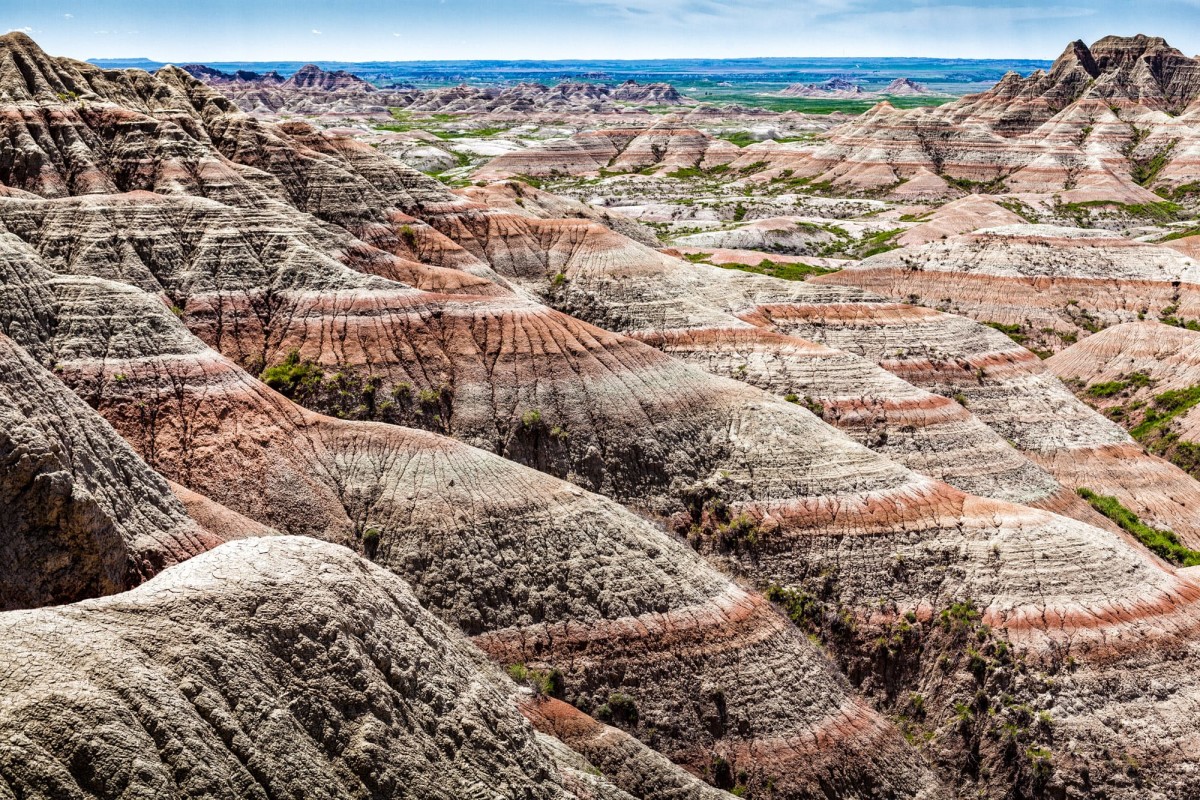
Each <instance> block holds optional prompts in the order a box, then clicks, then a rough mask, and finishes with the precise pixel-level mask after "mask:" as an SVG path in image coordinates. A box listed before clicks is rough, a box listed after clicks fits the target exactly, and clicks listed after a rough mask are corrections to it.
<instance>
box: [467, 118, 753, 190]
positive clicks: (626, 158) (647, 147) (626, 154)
mask: <svg viewBox="0 0 1200 800" xmlns="http://www.w3.org/2000/svg"><path fill="white" fill-rule="evenodd" d="M740 154H741V151H740V150H739V148H738V147H737V146H736V145H733V144H731V143H730V142H726V141H723V140H720V139H714V138H713V137H711V136H709V135H708V134H706V133H704V132H703V131H699V130H696V129H695V128H691V127H688V126H687V125H686V124H683V123H680V122H678V121H676V120H672V119H668V120H665V121H664V122H662V123H659V124H658V125H655V126H654V127H651V128H641V129H629V130H621V129H608V130H601V131H586V132H584V133H580V134H576V135H575V136H572V137H571V138H570V139H565V140H561V141H556V142H551V143H548V144H546V145H544V146H541V147H531V148H529V149H527V150H522V151H519V152H515V153H510V154H507V155H503V156H500V157H499V158H496V159H493V160H492V161H490V162H489V163H488V164H487V165H486V166H484V167H483V168H482V169H481V170H479V172H478V174H477V177H479V178H481V179H484V180H496V179H500V178H507V177H510V176H512V175H533V176H536V175H597V174H599V173H600V172H601V171H602V170H603V171H606V172H639V171H642V172H647V173H650V172H652V173H669V172H672V171H674V170H679V169H685V168H694V167H696V166H697V165H702V166H704V167H715V166H719V165H722V164H727V163H729V162H730V161H733V160H734V159H735V158H737V157H738V156H739V155H740Z"/></svg>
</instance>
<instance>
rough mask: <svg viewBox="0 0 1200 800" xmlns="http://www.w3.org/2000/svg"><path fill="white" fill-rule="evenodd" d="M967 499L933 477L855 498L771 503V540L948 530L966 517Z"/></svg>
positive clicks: (916, 478) (819, 497)
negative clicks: (775, 530)
mask: <svg viewBox="0 0 1200 800" xmlns="http://www.w3.org/2000/svg"><path fill="white" fill-rule="evenodd" d="M966 499H967V495H965V494H963V493H962V492H961V491H959V490H958V489H955V488H953V487H951V486H948V485H946V484H944V483H940V482H939V481H935V480H933V479H931V478H924V477H921V476H914V479H913V480H912V481H910V482H908V483H904V484H901V485H900V486H894V487H889V488H887V489H880V490H877V491H867V492H862V493H859V494H854V495H836V496H823V497H822V496H817V497H805V498H797V499H792V500H785V501H782V502H779V503H772V504H771V506H770V509H769V516H770V517H771V518H772V519H773V520H774V521H775V522H776V523H778V524H779V526H780V528H779V531H778V533H776V534H772V538H774V537H775V536H784V537H787V536H846V535H852V536H878V535H887V534H896V533H901V532H904V531H914V530H916V531H920V530H930V529H935V528H943V527H946V526H950V527H954V524H953V521H956V520H958V519H960V518H961V517H962V515H963V513H964V503H965V501H966Z"/></svg>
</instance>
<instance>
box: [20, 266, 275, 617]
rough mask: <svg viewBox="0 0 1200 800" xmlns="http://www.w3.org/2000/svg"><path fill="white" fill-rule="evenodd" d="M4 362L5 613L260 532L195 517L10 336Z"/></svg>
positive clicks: (90, 591)
mask: <svg viewBox="0 0 1200 800" xmlns="http://www.w3.org/2000/svg"><path fill="white" fill-rule="evenodd" d="M11 279H12V276H10V275H5V276H4V283H5V285H6V286H8V287H10V288H11V287H12V284H11V283H10V281H11ZM0 364H2V365H3V368H2V369H0V508H2V509H3V511H0V610H8V609H13V608H29V607H36V606H43V605H52V604H57V603H68V602H72V601H75V600H81V599H84V598H88V597H98V596H101V595H106V594H113V593H115V592H120V591H123V590H125V589H129V588H131V587H133V586H136V585H137V584H139V583H141V582H142V581H145V580H147V579H148V578H150V577H151V576H153V575H155V574H157V573H158V572H160V571H161V570H162V569H163V568H164V567H167V566H170V565H171V564H175V563H178V562H181V561H184V560H186V559H188V558H190V557H192V556H194V555H197V554H199V553H202V552H204V551H206V550H208V549H210V548H212V547H214V546H216V545H218V544H220V543H221V542H222V541H225V539H227V538H236V537H239V536H246V535H253V534H256V533H259V534H261V533H263V532H265V530H264V528H263V526H261V525H255V524H247V525H246V526H245V527H244V528H240V526H238V527H234V526H227V525H214V526H213V527H214V529H209V528H206V527H205V526H204V525H203V524H201V523H198V522H197V521H196V520H194V519H192V518H191V517H190V516H189V515H188V512H187V510H185V508H184V505H183V504H182V503H181V502H180V500H179V499H177V498H176V497H175V496H174V495H173V494H172V491H171V487H170V486H168V484H167V481H166V480H164V479H163V478H162V477H161V476H160V475H158V474H157V473H155V472H154V471H153V470H151V469H150V468H149V467H147V466H146V464H145V462H143V461H142V460H141V459H140V458H138V456H137V455H136V454H135V453H134V451H133V449H132V448H130V447H129V445H128V444H126V442H125V441H124V440H123V439H121V438H120V436H118V435H117V434H116V432H115V431H113V429H112V428H111V427H110V426H109V424H108V423H107V422H105V421H104V420H103V419H102V418H101V417H100V415H98V414H96V412H95V411H93V410H92V409H90V408H88V407H87V406H86V405H85V404H84V403H83V401H81V400H80V399H79V398H78V397H76V396H75V395H74V394H73V393H71V392H70V390H68V389H67V388H66V387H65V386H63V385H62V383H61V382H60V381H59V380H58V379H57V378H55V377H54V376H53V375H51V374H50V373H49V372H47V371H46V370H44V369H43V368H42V367H40V366H39V365H38V364H37V363H35V362H34V361H33V359H31V358H30V357H29V356H28V355H27V354H26V353H25V351H24V350H23V349H22V348H20V347H18V346H17V345H15V344H14V343H13V341H12V340H11V339H9V338H8V337H7V336H4V335H3V334H0ZM210 513H212V514H219V513H220V512H219V510H218V509H217V508H215V507H213V508H211V509H210ZM214 521H216V520H214ZM247 522H249V521H248V520H247ZM239 528H240V529H239Z"/></svg>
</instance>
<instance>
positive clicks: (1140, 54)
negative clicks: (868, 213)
mask: <svg viewBox="0 0 1200 800" xmlns="http://www.w3.org/2000/svg"><path fill="white" fill-rule="evenodd" d="M1198 96H1200V65H1198V63H1197V62H1196V61H1195V60H1194V59H1191V58H1187V57H1186V56H1184V55H1183V54H1182V53H1180V52H1179V51H1178V50H1176V49H1174V48H1172V47H1170V46H1169V45H1167V44H1166V42H1164V41H1163V40H1162V39H1158V38H1150V37H1146V36H1134V37H1115V36H1111V37H1107V38H1105V39H1102V40H1100V41H1099V42H1097V43H1096V44H1094V45H1092V47H1090V48H1089V47H1088V46H1086V45H1085V44H1084V43H1083V42H1074V43H1072V44H1071V45H1069V46H1068V47H1067V48H1066V50H1065V51H1064V52H1063V54H1062V55H1061V56H1060V57H1059V58H1058V60H1056V61H1055V62H1054V65H1053V67H1052V68H1051V69H1050V70H1049V71H1048V72H1042V71H1040V70H1039V71H1037V72H1034V73H1033V74H1032V75H1030V76H1028V77H1025V78H1022V77H1021V76H1019V75H1017V74H1016V73H1010V74H1009V75H1007V76H1005V78H1004V79H1003V80H1002V81H1000V83H998V84H997V85H996V86H995V87H994V88H992V89H990V90H989V91H987V92H983V93H981V94H978V95H970V96H967V97H964V98H962V99H961V100H958V101H956V102H954V103H950V104H948V105H945V106H940V107H938V108H933V109H930V108H920V109H913V110H909V111H901V110H897V109H895V108H892V107H891V106H890V105H889V104H886V103H883V104H880V105H879V106H878V107H876V108H875V109H873V110H872V111H871V112H870V113H868V114H865V115H863V116H862V117H860V118H858V119H855V120H853V121H851V122H848V123H846V124H845V125H843V126H841V127H839V128H838V129H836V130H835V131H833V132H832V134H831V135H830V137H829V141H828V143H827V144H825V145H824V146H822V147H820V148H817V149H816V150H814V151H812V152H811V154H810V155H809V157H808V159H807V160H806V161H805V162H804V163H797V164H793V165H792V166H793V168H794V169H795V170H796V174H797V175H800V176H803V177H811V178H813V179H814V180H815V181H817V182H828V183H831V184H833V185H835V186H839V187H843V188H846V189H858V190H889V189H892V190H896V191H897V192H899V191H901V190H902V189H903V183H904V182H905V181H908V180H910V179H915V178H922V179H924V178H927V177H928V176H930V175H938V176H945V177H948V178H952V179H956V180H958V181H959V182H960V185H964V186H965V187H966V188H968V189H971V188H973V187H971V185H970V184H971V183H977V184H981V185H985V186H984V188H988V187H991V188H990V189H989V190H995V188H996V187H1000V188H1001V190H1003V189H1004V188H1007V190H1009V191H1014V192H1039V193H1052V192H1060V193H1062V196H1063V199H1064V200H1065V201H1067V202H1076V201H1088V200H1098V199H1105V200H1112V201H1117V202H1122V203H1153V202H1157V200H1158V198H1157V197H1156V196H1155V195H1154V194H1153V193H1151V192H1149V191H1146V189H1145V188H1143V186H1144V185H1147V184H1150V183H1152V182H1155V181H1158V182H1161V183H1163V184H1169V185H1182V184H1186V183H1188V182H1191V181H1195V180H1196V177H1197V173H1196V171H1195V164H1196V160H1195V157H1194V150H1195V147H1194V142H1195V136H1196V134H1195V132H1194V130H1190V129H1189V126H1188V125H1187V124H1186V123H1184V124H1180V123H1177V122H1176V121H1175V120H1174V119H1173V117H1172V116H1169V115H1174V116H1183V115H1186V114H1187V113H1188V112H1191V111H1192V110H1193V107H1194V103H1195V101H1196V99H1197V97H1198ZM1181 143H1182V144H1183V146H1182V147H1179V148H1178V149H1176V148H1177V147H1178V146H1179V145H1180V144H1181ZM1159 161H1162V162H1165V163H1166V164H1172V163H1173V164H1174V168H1173V169H1171V170H1170V171H1166V170H1163V169H1162V166H1163V164H1158V166H1157V167H1156V168H1155V169H1154V171H1153V172H1152V173H1151V172H1147V171H1145V167H1146V165H1148V164H1150V163H1151V162H1155V163H1157V162H1159ZM963 182H965V184H964V183H963ZM953 191H954V190H953V189H951V187H950V186H948V185H947V186H946V187H945V193H946V194H950V193H952V192H953Z"/></svg>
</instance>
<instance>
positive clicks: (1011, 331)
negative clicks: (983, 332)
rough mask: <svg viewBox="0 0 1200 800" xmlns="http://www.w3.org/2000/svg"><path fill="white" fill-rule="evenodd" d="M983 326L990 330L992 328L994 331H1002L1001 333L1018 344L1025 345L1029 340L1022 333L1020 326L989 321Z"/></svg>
mask: <svg viewBox="0 0 1200 800" xmlns="http://www.w3.org/2000/svg"><path fill="white" fill-rule="evenodd" d="M983 324H984V325H987V326H988V327H989V328H992V329H993V330H997V331H1000V332H1001V333H1003V334H1004V335H1005V336H1007V337H1008V338H1010V339H1012V340H1013V341H1014V342H1016V343H1017V344H1025V342H1026V340H1028V339H1029V337H1028V336H1026V335H1025V334H1024V333H1022V332H1021V326H1020V325H1005V324H1004V323H1003V322H987V321H985V322H984V323H983Z"/></svg>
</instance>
